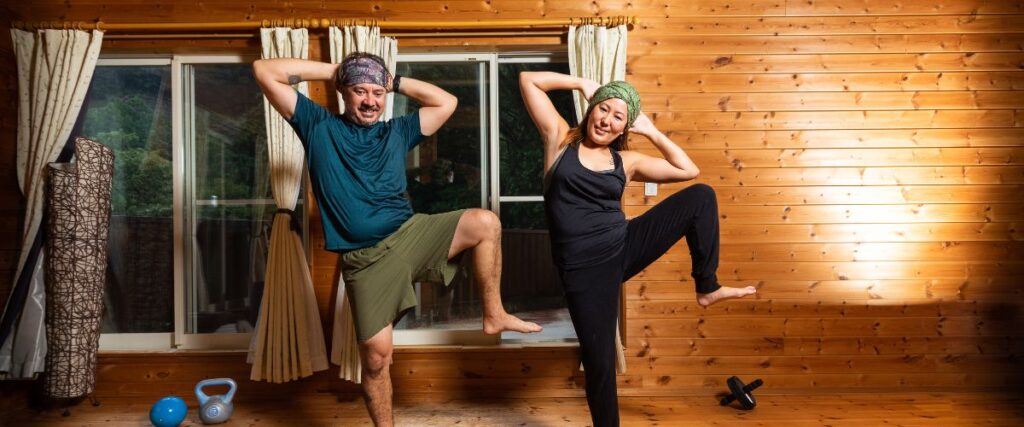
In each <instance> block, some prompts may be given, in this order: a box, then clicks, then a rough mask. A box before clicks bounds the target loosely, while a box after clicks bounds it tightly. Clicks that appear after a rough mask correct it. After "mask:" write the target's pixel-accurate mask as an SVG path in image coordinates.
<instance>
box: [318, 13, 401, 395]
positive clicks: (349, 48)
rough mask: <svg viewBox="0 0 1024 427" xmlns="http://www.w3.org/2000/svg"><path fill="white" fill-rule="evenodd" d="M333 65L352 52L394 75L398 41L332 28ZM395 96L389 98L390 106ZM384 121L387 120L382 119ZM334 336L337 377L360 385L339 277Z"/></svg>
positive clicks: (365, 30) (370, 30)
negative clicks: (380, 64) (367, 56)
mask: <svg viewBox="0 0 1024 427" xmlns="http://www.w3.org/2000/svg"><path fill="white" fill-rule="evenodd" d="M330 32H331V63H334V64H337V63H339V62H341V61H342V60H343V59H345V56H346V55H348V54H350V53H353V52H367V53H372V54H374V55H377V56H380V57H381V58H383V59H384V63H385V64H386V65H387V66H388V70H389V71H391V73H392V74H394V73H395V67H396V60H397V58H398V41H397V40H395V39H394V38H392V37H381V35H380V28H379V27H364V26H349V27H344V28H338V27H331V29H330ZM337 96H338V106H339V110H341V111H340V112H341V113H344V112H345V101H344V100H342V99H341V93H337ZM391 100H392V95H391V94H389V95H388V101H389V102H388V104H389V105H390V101H391ZM381 117H384V116H383V115H382V116H381ZM333 329H334V333H333V334H332V337H331V362H332V363H334V364H337V365H339V366H341V369H340V370H339V372H338V377H340V378H342V379H345V380H348V381H352V382H354V383H357V384H358V383H359V382H361V381H362V378H361V376H360V373H361V372H362V370H361V367H360V362H359V346H358V344H357V343H356V329H355V323H353V321H352V307H351V306H350V305H349V301H348V298H347V297H346V294H345V279H343V278H342V277H341V275H340V274H339V275H338V295H337V297H336V298H335V301H334V327H333Z"/></svg>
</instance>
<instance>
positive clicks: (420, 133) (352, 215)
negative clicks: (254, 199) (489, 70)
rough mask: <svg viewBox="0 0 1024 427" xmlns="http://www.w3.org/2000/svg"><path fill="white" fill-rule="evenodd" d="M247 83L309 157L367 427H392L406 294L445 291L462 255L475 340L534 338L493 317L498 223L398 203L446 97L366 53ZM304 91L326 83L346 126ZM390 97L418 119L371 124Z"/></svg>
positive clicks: (446, 109) (516, 323)
mask: <svg viewBox="0 0 1024 427" xmlns="http://www.w3.org/2000/svg"><path fill="white" fill-rule="evenodd" d="M253 71H254V73H255V76H256V81H257V82H258V83H259V85H260V88H261V89H262V90H263V93H264V95H266V97H267V99H268V100H269V101H270V103H271V105H273V106H274V108H275V109H276V110H277V111H278V112H279V113H281V115H282V116H284V118H285V119H287V120H288V122H289V123H290V124H291V125H292V127H293V128H294V129H295V132H296V133H297V134H298V136H299V139H300V140H302V144H303V146H304V147H305V149H306V160H307V162H308V165H309V174H310V178H311V181H312V185H313V194H315V195H316V199H317V203H318V204H319V206H320V214H321V217H322V219H323V227H324V237H325V239H326V247H327V249H328V250H330V251H334V252H338V253H340V254H342V257H341V261H342V274H343V276H344V278H345V282H346V288H347V291H348V295H349V297H350V301H351V303H352V310H353V313H354V318H355V326H356V335H357V338H358V340H359V347H360V358H361V360H362V365H363V391H364V393H365V397H366V406H367V409H369V412H370V417H371V418H372V419H373V422H374V423H375V424H376V425H385V426H386V425H391V424H392V411H391V395H392V392H391V376H390V372H389V365H390V362H391V353H392V324H393V323H394V322H395V321H397V320H398V319H399V318H400V317H401V315H402V314H403V313H404V312H405V311H406V310H408V309H410V308H412V307H414V306H415V305H416V303H417V302H416V296H415V293H414V291H413V288H412V282H414V281H419V280H434V281H436V280H443V281H444V283H445V284H446V285H447V284H448V283H450V281H451V279H452V277H453V276H454V274H455V271H456V268H457V265H458V264H457V261H455V258H456V257H457V256H458V255H459V254H461V253H462V252H463V251H467V250H470V252H471V253H472V265H473V270H474V274H475V278H476V282H477V283H478V284H479V286H480V288H481V294H482V299H483V308H484V310H483V311H484V316H483V330H484V332H485V333H488V334H497V333H500V332H502V331H516V332H524V333H529V332H538V331H540V330H541V327H540V326H538V325H537V324H535V323H531V322H525V321H523V320H520V319H518V318H516V317H515V316H512V315H510V314H508V313H507V312H505V310H504V308H503V307H502V305H501V294H500V283H501V280H500V279H501V223H500V222H499V221H498V218H497V216H496V215H494V213H492V212H491V211H488V210H484V209H467V210H463V211H456V212H448V213H442V214H437V215H422V214H416V215H414V214H413V212H412V207H411V205H410V203H409V201H408V200H407V199H406V198H405V197H404V193H405V190H406V182H405V158H406V153H407V152H408V151H409V150H411V149H412V148H413V147H415V146H416V144H418V143H419V142H420V141H421V140H422V139H423V138H424V136H425V135H432V134H433V133H434V132H436V131H437V130H438V129H439V128H440V127H441V125H443V124H444V122H445V121H447V120H448V118H449V117H450V116H451V115H452V113H453V112H455V106H456V105H457V103H458V100H457V99H456V98H455V97H454V96H452V95H451V94H449V93H447V92H445V91H444V90H442V89H441V88H439V87H437V86H434V85H432V84H429V83H426V82H423V81H419V80H415V79H412V78H409V77H401V76H394V77H393V78H392V76H391V74H390V73H389V72H388V71H387V67H385V66H384V61H383V60H382V59H381V58H380V57H377V56H375V55H370V54H365V53H356V54H352V55H349V56H347V57H346V58H345V59H344V61H342V63H341V64H327V63H321V62H316V61H304V60H299V59H269V60H258V61H256V62H255V63H253ZM306 80H334V82H335V86H336V87H337V89H338V90H340V91H341V94H342V98H343V100H344V103H345V112H344V114H343V115H341V116H337V115H333V114H331V113H330V112H328V111H327V110H326V109H324V108H323V107H320V106H319V105H317V104H315V103H314V102H312V101H310V100H309V98H307V97H305V96H303V95H302V94H300V93H298V92H296V91H295V90H294V89H293V88H292V87H291V85H294V84H297V83H299V82H301V81H306ZM390 91H394V92H398V93H401V94H403V95H405V96H408V97H409V98H412V99H413V100H415V101H416V102H417V103H419V105H422V107H421V108H420V109H419V111H417V112H414V113H412V114H409V115H406V116H402V117H398V118H395V119H392V120H389V121H387V122H380V121H378V120H379V119H380V116H381V114H382V113H383V110H384V107H385V106H384V102H385V97H386V95H387V93H388V92H390Z"/></svg>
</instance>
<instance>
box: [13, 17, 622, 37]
mask: <svg viewBox="0 0 1024 427" xmlns="http://www.w3.org/2000/svg"><path fill="white" fill-rule="evenodd" d="M348 25H363V26H377V27H380V28H381V29H382V30H395V31H402V30H419V31H423V30H435V31H450V30H483V31H488V30H509V29H518V30H523V29H524V28H526V29H531V30H532V29H537V30H551V29H565V28H567V27H569V26H571V25H603V26H615V25H631V26H632V25H637V18H636V16H599V17H583V18H563V19H491V20H480V21H385V20H379V19H371V18H341V19H326V18H321V19H302V18H288V19H263V20H260V21H244V22H153V23H106V22H103V21H96V22H85V21H39V22H22V21H17V22H14V23H13V25H12V27H14V28H18V29H22V30H39V29H78V30H91V29H97V30H104V31H113V32H126V33H161V32H175V31H202V30H257V29H260V28H273V27H291V28H309V29H317V28H328V27H332V26H334V27H343V26H348Z"/></svg>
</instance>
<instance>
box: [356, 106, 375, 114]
mask: <svg viewBox="0 0 1024 427" xmlns="http://www.w3.org/2000/svg"><path fill="white" fill-rule="evenodd" d="M359 111H362V112H370V111H372V112H375V113H376V112H378V111H380V107H378V106H375V105H360V106H359Z"/></svg>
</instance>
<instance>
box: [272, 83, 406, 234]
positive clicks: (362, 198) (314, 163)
mask: <svg viewBox="0 0 1024 427" xmlns="http://www.w3.org/2000/svg"><path fill="white" fill-rule="evenodd" d="M288 122H289V123H290V124H291V126H292V128H294V129H295V133H296V134H298V136H299V139H300V140H301V141H302V145H303V146H304V147H305V148H306V162H307V164H308V165H309V178H310V181H311V182H312V185H313V194H314V195H316V201H317V203H318V204H319V205H320V217H321V219H322V222H323V227H324V237H325V239H326V246H327V250H330V251H335V252H344V251H349V250H353V249H359V248H365V247H367V246H372V245H375V244H377V242H379V241H381V240H383V239H384V238H385V237H387V236H389V235H391V233H394V232H395V231H396V230H398V227H400V226H401V225H402V223H404V222H405V220H407V219H409V217H411V216H412V214H413V211H412V205H410V203H409V200H408V199H406V197H405V190H406V183H405V158H406V153H408V151H409V150H411V149H412V148H413V147H415V146H416V144H419V142H420V141H421V140H422V139H423V135H422V134H421V133H420V115H419V112H414V113H412V114H408V115H405V116H402V117H398V118H395V119H392V120H388V121H386V122H378V123H375V124H374V125H372V126H369V127H364V126H360V125H357V124H355V123H351V122H349V121H348V120H345V119H344V118H342V116H340V115H336V114H332V113H331V112H329V111H327V109H325V108H323V107H321V106H319V105H317V104H316V103H315V102H313V101H311V100H310V99H309V98H307V97H306V96H304V95H303V94H301V93H298V101H296V103H295V114H294V115H292V118H291V120H289V121H288Z"/></svg>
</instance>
